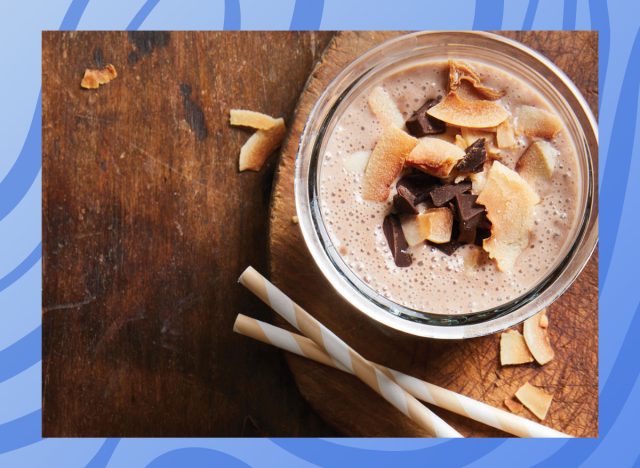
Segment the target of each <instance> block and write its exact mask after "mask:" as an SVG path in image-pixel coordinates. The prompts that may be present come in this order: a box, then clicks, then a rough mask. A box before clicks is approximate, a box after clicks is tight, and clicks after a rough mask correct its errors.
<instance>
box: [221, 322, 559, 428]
mask: <svg viewBox="0 0 640 468" xmlns="http://www.w3.org/2000/svg"><path fill="white" fill-rule="evenodd" d="M233 330H234V331H235V332H236V333H239V334H241V335H244V336H248V337H250V338H253V339H256V340H258V341H262V342H263V343H266V344H270V345H272V346H275V347H277V348H280V349H283V350H285V351H289V352H290V353H293V354H297V355H299V356H302V357H306V358H308V359H311V360H312V361H316V362H319V363H321V364H324V365H326V366H330V367H335V368H336V369H340V370H342V371H345V372H349V373H352V372H351V371H350V370H349V369H347V368H345V367H344V366H342V365H340V364H339V363H336V362H335V361H334V360H333V359H331V358H330V357H329V356H328V355H327V354H326V353H325V352H324V351H323V350H322V349H320V348H319V347H318V345H316V344H315V343H314V342H313V341H311V340H310V339H308V338H305V337H304V336H300V335H298V334H296V333H291V332H289V331H287V330H284V329H282V328H279V327H275V326H273V325H270V324H268V323H265V322H261V321H259V320H256V319H253V318H251V317H247V316H246V315H242V314H239V315H238V317H237V318H236V321H235V323H234V325H233ZM375 365H376V367H377V368H378V369H380V371H382V372H384V373H385V374H387V375H388V376H389V377H391V378H393V380H395V381H396V382H397V383H398V384H399V385H400V386H401V387H403V388H404V389H405V390H406V391H407V392H409V393H410V394H412V395H413V396H414V397H416V398H417V399H419V400H422V401H424V402H425V403H429V404H432V405H434V406H437V407H439V408H443V409H446V410H449V411H451V412H453V413H456V414H459V415H461V416H465V417H467V418H469V419H473V420H474V421H478V422H480V423H483V424H486V425H487V426H491V427H495V428H496V429H500V430H501V431H504V432H507V433H509V434H513V435H516V436H518V437H571V436H570V435H567V434H564V433H562V432H559V431H556V430H555V429H551V428H549V427H546V426H543V425H542V424H538V423H536V422H534V421H531V420H529V419H526V418H523V417H521V416H518V415H516V414H513V413H509V412H507V411H504V410H501V409H498V408H494V407H493V406H491V405H488V404H486V403H483V402H481V401H477V400H474V399H472V398H469V397H466V396H464V395H460V394H459V393H456V392H453V391H451V390H447V389H446V388H442V387H439V386H437V385H434V384H431V383H429V382H425V381H423V380H420V379H417V378H415V377H412V376H410V375H407V374H403V373H402V372H398V371H395V370H393V369H389V368H387V367H384V366H381V365H379V364H375Z"/></svg>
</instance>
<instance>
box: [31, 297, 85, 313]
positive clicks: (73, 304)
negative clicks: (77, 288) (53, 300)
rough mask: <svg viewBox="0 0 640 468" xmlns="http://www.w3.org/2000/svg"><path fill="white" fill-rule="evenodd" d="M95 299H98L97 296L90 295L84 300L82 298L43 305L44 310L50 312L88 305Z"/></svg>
mask: <svg viewBox="0 0 640 468" xmlns="http://www.w3.org/2000/svg"><path fill="white" fill-rule="evenodd" d="M95 300H96V297H95V296H91V297H88V298H86V299H84V300H82V301H80V302H67V303H65V304H55V305H52V306H45V307H43V310H44V311H45V312H49V311H52V310H63V309H77V308H80V307H82V306H85V305H87V304H89V303H90V302H93V301H95Z"/></svg>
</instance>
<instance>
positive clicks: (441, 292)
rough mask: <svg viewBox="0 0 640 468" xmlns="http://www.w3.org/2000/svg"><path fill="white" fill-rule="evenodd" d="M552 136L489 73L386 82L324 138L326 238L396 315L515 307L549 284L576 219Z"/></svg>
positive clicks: (567, 172) (558, 138)
mask: <svg viewBox="0 0 640 468" xmlns="http://www.w3.org/2000/svg"><path fill="white" fill-rule="evenodd" d="M562 129H563V123H562V121H561V119H560V118H559V117H558V116H557V115H556V113H555V112H553V109H551V108H550V106H549V104H548V103H547V102H545V101H544V100H543V98H542V97H541V96H540V95H539V94H538V93H537V92H536V91H535V90H534V89H533V88H532V87H531V86H530V85H528V84H526V83H524V82H522V81H521V80H519V79H518V78H516V77H515V76H512V75H510V74H508V73H507V72H506V71H503V70H500V69H497V68H495V67H493V66H490V65H486V64H481V63H475V62H474V63H467V62H462V61H453V60H450V61H448V62H446V61H434V62H427V63H424V64H421V65H419V66H414V67H412V68H409V69H406V70H403V71H402V72H400V73H396V74H395V75H392V76H390V77H388V78H386V79H384V80H383V81H382V83H378V84H377V85H376V86H374V87H373V88H372V89H371V88H370V89H369V90H368V91H364V92H363V93H362V95H360V96H358V97H357V98H356V99H355V100H354V102H353V103H351V104H350V106H349V107H348V108H347V109H346V111H345V113H344V114H343V115H342V116H341V117H340V119H339V121H338V125H337V126H336V128H335V129H334V131H333V133H332V134H331V136H330V138H329V141H328V144H327V147H326V149H325V157H324V159H323V163H322V169H321V174H320V195H321V196H320V208H321V212H322V215H323V218H324V220H325V223H326V225H327V227H328V231H329V233H330V236H331V238H332V240H333V242H334V243H335V244H336V245H339V246H343V247H346V248H345V249H343V250H342V252H347V253H346V254H341V255H342V256H343V259H344V260H345V262H346V263H347V264H348V265H349V267H350V268H351V269H352V270H353V271H354V272H355V273H356V274H357V275H358V276H359V277H360V278H361V279H362V280H363V281H365V282H366V283H368V284H369V285H370V286H371V287H372V288H373V289H375V290H377V291H378V292H380V293H381V294H382V295H384V296H386V297H387V298H389V299H391V300H393V301H396V302H398V303H400V304H403V305H405V306H408V307H412V308H415V309H418V310H423V311H428V312H436V313H438V312H439V313H469V312H474V311H479V310H485V309H488V308H491V307H495V306H497V305H500V304H502V303H504V302H507V301H509V300H511V299H514V298H516V297H518V296H520V295H522V294H523V293H525V292H526V291H528V290H529V289H531V288H532V287H533V286H535V285H536V284H537V283H538V282H539V281H540V280H541V279H542V278H543V277H544V275H545V274H546V273H547V272H548V270H549V269H550V267H551V266H552V265H553V263H554V262H555V258H556V256H557V255H558V254H559V253H560V251H561V250H562V247H563V243H564V241H565V240H566V239H565V237H566V236H564V235H563V234H564V233H566V232H568V231H569V230H570V228H571V226H572V223H573V221H574V219H575V218H576V215H575V212H574V210H575V207H574V206H573V205H572V201H573V200H574V199H575V196H576V192H577V188H576V184H575V181H574V180H573V177H572V175H573V174H575V173H576V172H577V158H576V155H575V149H574V147H573V143H572V142H571V141H570V140H568V139H566V136H565V134H566V133H567V132H562ZM367 156H368V158H367ZM364 159H367V163H366V165H364V164H363V161H364ZM356 161H357V162H359V164H358V163H355V162H356ZM363 166H364V170H363ZM452 287H454V291H455V294H451V292H452V289H451V288H452Z"/></svg>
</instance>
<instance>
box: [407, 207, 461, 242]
mask: <svg viewBox="0 0 640 468" xmlns="http://www.w3.org/2000/svg"><path fill="white" fill-rule="evenodd" d="M416 218H417V221H418V226H419V229H420V236H421V237H422V238H423V239H426V240H428V241H431V242H433V243H434V244H446V243H447V242H449V241H450V240H451V230H452V228H453V213H452V212H451V210H450V209H449V208H433V209H430V210H427V211H426V212H425V213H422V214H419V215H418V216H416Z"/></svg>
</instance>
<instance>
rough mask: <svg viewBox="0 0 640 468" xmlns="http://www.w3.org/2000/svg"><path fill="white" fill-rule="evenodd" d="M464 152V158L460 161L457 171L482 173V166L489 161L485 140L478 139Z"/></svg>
mask: <svg viewBox="0 0 640 468" xmlns="http://www.w3.org/2000/svg"><path fill="white" fill-rule="evenodd" d="M464 152H465V155H464V158H462V159H461V160H460V161H458V164H456V167H455V168H456V170H457V171H459V172H480V171H481V170H482V165H483V164H484V162H485V161H486V160H487V149H486V147H485V139H484V138H478V139H477V140H476V141H474V142H473V143H472V144H471V145H470V146H468V147H467V149H466V150H464Z"/></svg>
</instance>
